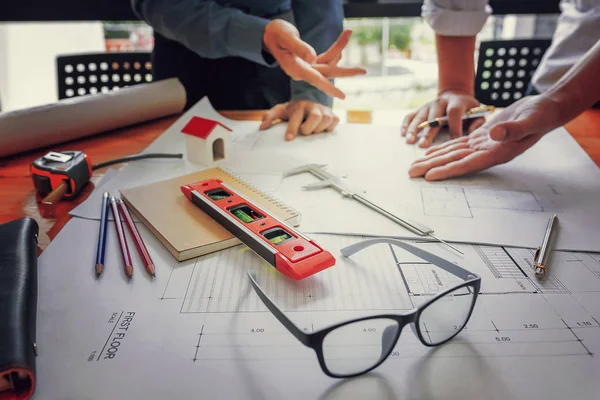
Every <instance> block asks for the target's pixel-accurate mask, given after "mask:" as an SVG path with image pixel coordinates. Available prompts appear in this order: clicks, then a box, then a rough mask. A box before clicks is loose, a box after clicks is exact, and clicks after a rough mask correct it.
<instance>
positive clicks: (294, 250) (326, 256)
mask: <svg viewBox="0 0 600 400" xmlns="http://www.w3.org/2000/svg"><path fill="white" fill-rule="evenodd" d="M181 191H182V192H183V194H185V196H186V197H187V198H188V200H190V201H191V202H192V203H194V204H195V205H196V206H197V207H199V208H200V209H201V210H202V211H204V212H205V213H206V214H208V215H209V216H210V217H212V218H213V219H214V220H215V221H217V222H218V223H220V224H221V225H222V226H223V227H225V228H226V229H227V230H228V231H229V232H231V233H232V234H233V235H235V236H236V237H237V238H238V239H240V241H241V242H242V243H244V244H245V245H246V246H248V247H249V248H250V249H251V250H252V251H254V252H255V253H256V254H258V255H259V256H260V257H262V258H263V259H264V260H265V261H267V262H268V263H269V264H271V265H272V266H274V267H275V268H276V269H277V271H279V272H281V273H282V274H284V275H285V276H287V277H289V278H292V279H295V280H299V279H304V278H306V277H308V276H310V275H313V274H316V273H317V272H319V271H322V270H324V269H326V268H329V267H331V266H333V265H335V258H334V257H333V256H332V255H331V253H329V252H328V251H326V250H324V249H323V248H321V247H320V246H319V245H318V244H317V243H315V242H314V241H312V240H311V239H309V238H308V237H306V236H304V235H303V234H302V233H300V232H298V231H296V230H295V229H293V228H291V227H289V226H288V225H286V224H285V223H284V222H282V221H281V220H279V219H278V218H277V217H274V216H272V215H270V214H269V213H268V212H267V211H265V210H264V209H263V208H261V207H259V206H257V205H256V204H254V203H252V202H251V201H249V200H247V199H245V198H244V197H243V196H242V195H240V194H239V193H237V192H236V191H235V190H233V189H232V188H231V187H229V186H227V185H226V184H225V183H223V181H221V180H220V179H208V180H205V181H201V182H196V183H193V184H191V185H184V186H182V187H181Z"/></svg>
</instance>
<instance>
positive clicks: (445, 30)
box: [421, 0, 492, 36]
mask: <svg viewBox="0 0 600 400" xmlns="http://www.w3.org/2000/svg"><path fill="white" fill-rule="evenodd" d="M491 13H492V9H491V7H490V6H489V4H488V1H487V0H425V1H424V2H423V6H422V8H421V16H422V17H423V18H424V19H425V21H426V22H427V23H428V24H429V25H430V26H431V27H432V28H433V30H434V31H435V32H436V33H438V34H440V35H444V36H475V35H477V33H479V31H480V30H481V28H482V27H483V25H484V24H485V21H486V20H487V18H488V17H489V16H490V14H491Z"/></svg>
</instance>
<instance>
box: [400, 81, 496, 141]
mask: <svg viewBox="0 0 600 400" xmlns="http://www.w3.org/2000/svg"><path fill="white" fill-rule="evenodd" d="M478 105H479V101H477V99H475V98H474V97H473V96H472V95H470V94H467V93H464V92H460V91H454V90H447V91H445V92H443V93H441V94H439V95H438V97H437V99H435V100H433V101H431V102H429V103H427V104H425V105H424V106H423V107H421V108H420V109H419V110H417V111H415V112H412V113H410V114H408V115H407V116H406V117H405V118H404V121H403V122H402V127H401V128H400V132H401V134H402V136H406V143H408V144H414V143H415V142H416V141H417V135H418V133H419V131H418V129H417V126H418V125H419V124H420V123H421V122H424V121H429V120H433V119H435V118H438V117H443V116H445V115H447V116H448V127H449V128H450V138H451V139H453V138H458V137H461V136H462V134H463V121H462V116H463V115H464V114H465V112H466V111H467V110H469V109H471V108H473V107H477V106H478ZM484 122H485V120H484V119H483V118H477V119H474V120H470V121H469V122H468V123H469V129H468V133H471V132H473V131H474V130H475V129H477V128H478V127H480V126H481V125H483V123H484ZM439 130H440V128H439V127H435V128H424V129H423V132H422V134H421V139H420V140H419V147H421V148H427V147H429V146H431V144H432V143H433V140H434V139H435V136H436V135H437V134H438V132H439Z"/></svg>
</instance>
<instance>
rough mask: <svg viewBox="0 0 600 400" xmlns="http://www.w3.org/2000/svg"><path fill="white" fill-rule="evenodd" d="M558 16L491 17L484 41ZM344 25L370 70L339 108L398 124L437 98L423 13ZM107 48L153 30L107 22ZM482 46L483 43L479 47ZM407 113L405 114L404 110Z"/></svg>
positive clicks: (349, 56) (138, 41)
mask: <svg viewBox="0 0 600 400" xmlns="http://www.w3.org/2000/svg"><path fill="white" fill-rule="evenodd" d="M556 18H557V15H541V16H536V15H499V16H491V17H490V18H489V19H488V20H487V22H486V24H485V26H484V27H483V29H482V30H481V32H480V33H479V35H478V36H477V43H479V42H480V41H482V40H495V39H516V38H533V37H551V36H552V33H553V32H554V29H555V27H556ZM345 27H346V28H349V29H352V30H353V32H354V34H353V35H352V38H351V40H350V43H349V44H348V46H347V47H346V49H345V50H344V54H343V57H342V61H341V63H342V64H343V65H346V66H361V67H363V68H365V69H367V71H368V73H367V75H365V76H358V77H353V78H343V79H337V80H336V85H337V86H339V87H340V88H341V89H342V90H343V91H344V92H345V93H346V99H345V100H339V99H336V100H335V101H334V109H335V110H336V112H338V111H339V112H341V113H344V111H347V110H368V111H378V112H379V114H380V115H384V114H385V115H388V117H387V118H384V120H383V121H382V122H385V123H393V124H396V125H397V124H399V123H400V122H401V121H396V120H395V115H397V114H399V113H398V111H402V110H412V109H415V108H418V107H420V106H421V105H423V104H424V103H426V102H428V101H430V100H432V99H434V98H435V96H436V93H437V60H436V51H435V34H434V32H433V30H432V29H431V27H430V26H429V25H428V24H427V23H426V22H425V21H423V20H422V19H421V18H419V17H411V18H409V17H402V18H356V19H355V18H353V19H346V20H345ZM104 32H105V39H106V50H107V51H151V50H152V46H153V42H154V39H153V36H152V28H151V27H149V26H148V25H146V24H145V23H143V22H140V21H124V22H105V23H104ZM477 47H478V46H477ZM477 57H478V54H477V51H476V52H475V54H474V55H473V62H474V63H475V62H476V60H477ZM402 114H403V113H402Z"/></svg>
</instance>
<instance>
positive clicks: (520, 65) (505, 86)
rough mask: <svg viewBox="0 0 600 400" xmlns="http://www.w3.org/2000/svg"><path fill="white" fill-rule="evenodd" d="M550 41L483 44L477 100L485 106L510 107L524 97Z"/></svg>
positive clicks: (480, 54) (490, 42) (511, 41)
mask: <svg viewBox="0 0 600 400" xmlns="http://www.w3.org/2000/svg"><path fill="white" fill-rule="evenodd" d="M550 43H551V40H550V39H524V40H493V41H483V42H481V45H480V47H479V58H478V60H477V74H476V76H475V97H476V98H477V100H479V101H480V102H481V103H483V104H487V105H492V106H496V107H507V106H509V105H510V104H512V103H513V102H515V101H517V100H519V99H520V98H521V97H523V96H525V93H526V92H527V87H528V86H529V82H531V77H532V75H533V73H534V72H535V70H536V68H537V66H538V65H539V63H540V60H541V59H542V56H543V55H544V53H545V52H546V50H547V49H548V47H549V46H550Z"/></svg>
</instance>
